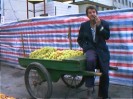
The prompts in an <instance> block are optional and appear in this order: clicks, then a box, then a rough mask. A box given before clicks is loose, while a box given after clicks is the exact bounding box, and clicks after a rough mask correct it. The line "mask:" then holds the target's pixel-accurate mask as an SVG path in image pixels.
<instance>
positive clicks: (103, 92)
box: [85, 50, 109, 98]
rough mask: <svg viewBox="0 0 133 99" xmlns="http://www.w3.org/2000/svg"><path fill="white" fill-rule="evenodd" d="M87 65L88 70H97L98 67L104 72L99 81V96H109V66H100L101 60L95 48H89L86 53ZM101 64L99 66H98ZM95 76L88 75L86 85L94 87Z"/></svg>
mask: <svg viewBox="0 0 133 99" xmlns="http://www.w3.org/2000/svg"><path fill="white" fill-rule="evenodd" d="M85 54H86V59H87V66H86V70H88V71H95V69H96V68H99V69H100V72H102V76H101V77H100V81H99V91H98V96H99V97H103V98H108V87H109V74H108V69H107V68H108V66H107V68H105V67H102V66H100V64H99V63H100V62H98V56H97V54H96V52H95V51H94V50H88V51H87V52H86V53H85ZM98 66H99V67H98ZM94 81H95V78H94V76H87V77H86V79H85V85H86V87H94Z"/></svg>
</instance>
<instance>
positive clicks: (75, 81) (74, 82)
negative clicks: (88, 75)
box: [61, 74, 84, 88]
mask: <svg viewBox="0 0 133 99" xmlns="http://www.w3.org/2000/svg"><path fill="white" fill-rule="evenodd" d="M61 79H62V81H63V82H64V83H65V84H66V85H67V87H70V88H79V87H81V86H82V85H83V84H84V77H83V76H78V75H67V74H63V75H61Z"/></svg>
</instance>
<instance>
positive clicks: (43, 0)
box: [43, 0, 46, 15]
mask: <svg viewBox="0 0 133 99" xmlns="http://www.w3.org/2000/svg"><path fill="white" fill-rule="evenodd" d="M43 2H44V15H45V14H46V10H45V0H43Z"/></svg>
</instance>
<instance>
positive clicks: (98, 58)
mask: <svg viewBox="0 0 133 99" xmlns="http://www.w3.org/2000/svg"><path fill="white" fill-rule="evenodd" d="M97 14H98V12H97V10H96V8H95V7H94V6H89V7H87V8H86V15H87V17H88V18H89V19H90V20H89V21H87V22H84V23H82V24H81V27H80V30H79V35H78V39H77V42H78V44H79V46H80V47H81V48H82V49H83V52H84V53H85V55H86V59H87V66H86V69H87V70H88V71H94V70H95V69H96V68H97V67H98V68H99V69H100V72H102V76H101V77H100V81H99V91H98V96H99V97H100V99H106V98H108V87H109V74H108V71H109V60H110V54H109V50H108V47H107V45H106V41H105V40H108V39H109V37H110V30H109V24H108V22H106V21H104V20H101V19H100V18H99V17H98V16H97ZM85 85H86V87H88V98H89V99H91V98H92V94H93V88H94V76H87V77H86V80H85Z"/></svg>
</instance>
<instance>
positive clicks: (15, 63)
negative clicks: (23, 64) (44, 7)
mask: <svg viewBox="0 0 133 99" xmlns="http://www.w3.org/2000/svg"><path fill="white" fill-rule="evenodd" d="M0 61H2V63H4V62H5V63H6V64H7V63H8V64H14V65H19V63H17V62H11V61H8V60H1V59H0ZM14 67H16V66H14Z"/></svg>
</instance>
